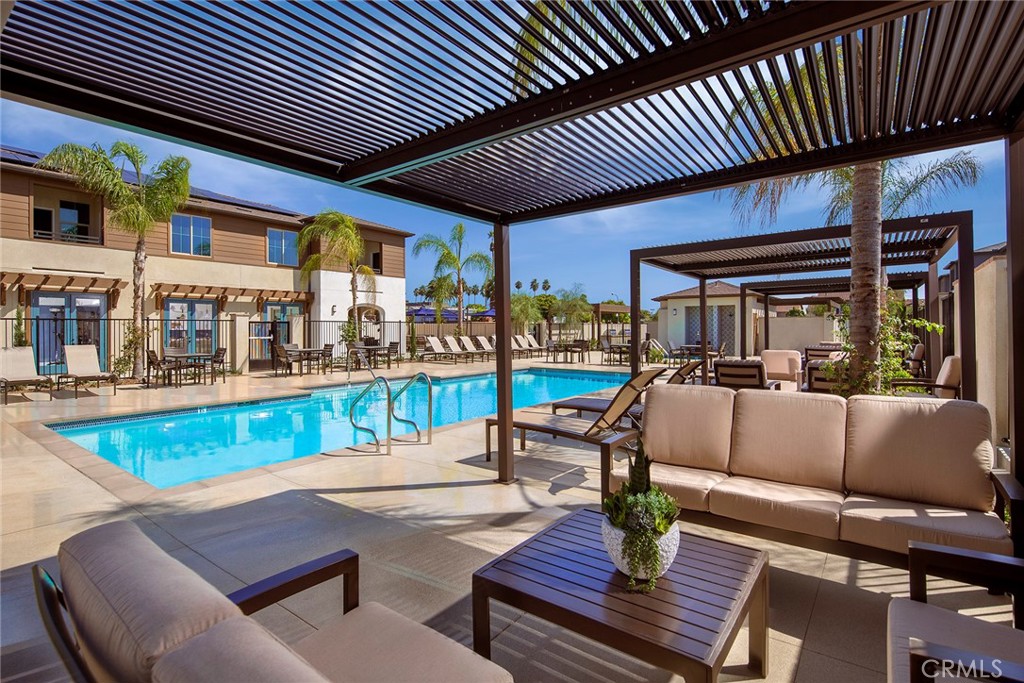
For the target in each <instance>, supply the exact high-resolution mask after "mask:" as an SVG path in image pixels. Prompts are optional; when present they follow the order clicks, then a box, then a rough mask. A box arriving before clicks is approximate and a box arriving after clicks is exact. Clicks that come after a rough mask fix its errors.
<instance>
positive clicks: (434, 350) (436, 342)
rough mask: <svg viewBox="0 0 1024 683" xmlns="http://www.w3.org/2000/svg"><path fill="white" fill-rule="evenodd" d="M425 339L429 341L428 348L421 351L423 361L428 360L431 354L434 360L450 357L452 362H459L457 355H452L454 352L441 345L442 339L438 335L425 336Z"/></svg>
mask: <svg viewBox="0 0 1024 683" xmlns="http://www.w3.org/2000/svg"><path fill="white" fill-rule="evenodd" d="M425 339H426V342H427V348H426V349H424V350H422V351H420V360H421V361H425V360H427V356H429V357H430V358H431V359H433V360H438V359H443V358H450V359H451V360H452V362H458V361H457V360H456V358H455V356H453V355H452V352H451V351H446V350H445V348H444V347H443V346H442V345H441V340H440V339H438V338H437V337H425Z"/></svg>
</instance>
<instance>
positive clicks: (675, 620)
mask: <svg viewBox="0 0 1024 683" xmlns="http://www.w3.org/2000/svg"><path fill="white" fill-rule="evenodd" d="M602 516H603V515H602V514H601V513H600V512H597V511H596V510H587V509H584V510H580V511H578V512H576V513H574V514H571V515H569V516H568V517H564V518H562V519H561V520H559V521H558V522H556V523H554V524H553V525H551V526H549V527H548V528H547V529H545V530H544V531H542V532H540V533H539V534H537V535H536V536H534V537H532V538H530V539H528V540H527V541H525V542H524V543H522V544H520V545H518V546H516V547H515V548H513V549H512V550H510V551H508V552H507V553H505V554H504V555H502V556H501V557H499V558H497V559H495V560H493V561H491V562H489V563H488V564H486V565H484V566H483V567H482V568H480V569H478V570H477V571H476V572H475V573H474V574H473V649H474V650H475V651H476V653H477V654H479V655H482V656H484V657H487V658H490V656H491V616H490V600H492V599H494V600H500V601H501V602H504V603H505V604H507V605H511V606H512V607H515V608H517V609H521V610H524V611H526V612H530V613H531V614H534V615H535V616H537V617H540V618H541V619H544V620H545V621H549V622H551V623H554V624H557V625H558V626H561V627H562V628H566V629H569V630H572V631H576V632H577V633H579V634H581V635H583V636H586V637H587V638H592V639H593V640H596V641H598V642H600V643H603V644H605V645H607V646H609V647H613V648H616V649H618V650H621V651H622V652H625V653H626V654H629V655H632V656H634V657H637V658H639V659H643V660H645V661H647V662H649V663H651V664H653V665H655V666H659V667H662V668H664V669H668V670H669V671H673V672H675V673H678V674H681V675H682V676H683V677H684V678H686V680H687V681H717V680H718V674H719V672H720V671H721V669H722V665H723V664H724V663H725V658H726V656H727V655H728V654H729V650H730V648H731V647H732V644H733V642H734V641H735V639H736V634H737V633H738V632H739V630H740V627H741V626H742V625H743V620H744V618H746V617H747V616H748V615H749V617H750V624H749V628H750V635H749V645H748V647H749V663H750V667H751V668H753V669H754V671H755V672H756V674H757V675H758V676H760V677H762V678H763V677H765V676H766V675H767V673H768V553H766V552H764V551H761V550H755V549H752V548H745V547H743V546H739V545H735V544H732V543H726V542H723V541H716V540H712V539H710V538H704V537H703V536H696V535H692V534H686V533H680V539H679V552H678V553H677V554H676V558H675V560H674V561H673V562H672V566H671V568H670V569H669V571H668V573H667V574H665V575H664V576H662V577H661V578H660V579H658V585H657V587H656V588H655V589H654V590H653V591H652V592H650V593H648V594H640V593H630V592H628V591H627V590H626V577H625V576H624V575H623V574H621V573H620V572H619V571H618V570H617V569H615V566H614V565H613V564H612V562H611V560H610V559H609V557H608V553H607V551H606V550H605V549H604V545H603V543H602V541H601V518H602Z"/></svg>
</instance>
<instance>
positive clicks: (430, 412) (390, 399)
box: [348, 372, 434, 455]
mask: <svg viewBox="0 0 1024 683" xmlns="http://www.w3.org/2000/svg"><path fill="white" fill-rule="evenodd" d="M420 379H422V380H423V381H425V382H426V383H427V443H428V444H429V443H432V442H433V440H434V391H433V383H432V382H431V381H430V377H429V376H428V375H427V374H426V373H424V372H418V373H416V374H415V375H413V376H412V377H411V378H410V379H409V381H408V382H406V383H405V384H403V385H402V388H401V389H399V390H398V391H397V392H396V393H392V392H391V383H390V382H389V381H388V380H387V378H386V377H375V378H374V380H373V381H372V382H370V383H369V384H367V385H366V386H365V387H364V388H363V390H362V391H360V392H359V395H358V396H356V398H355V400H354V401H352V405H351V406H350V407H349V409H348V419H349V422H351V423H352V427H353V429H355V430H356V431H359V432H366V433H367V434H369V435H370V436H372V437H373V443H374V446H375V448H376V452H377V453H380V437H378V436H377V432H376V431H374V430H373V429H371V428H370V427H364V426H363V425H361V424H359V423H358V422H356V406H357V405H358V404H359V402H360V401H361V400H363V398H364V397H365V396H366V395H367V394H369V393H370V392H371V391H373V389H374V388H375V387H376V386H377V385H378V384H383V385H384V393H385V395H386V396H387V411H388V417H387V440H386V441H385V447H386V449H387V450H386V452H387V454H388V455H391V441H392V438H391V421H392V420H397V421H398V422H401V423H403V424H407V425H411V426H412V428H413V429H415V430H416V440H415V441H408V442H407V443H420V442H421V441H422V439H423V435H422V433H421V432H420V427H419V425H418V424H416V422H414V421H413V420H409V419H407V418H404V417H399V416H397V415H395V401H397V400H398V398H399V397H400V396H401V395H402V394H404V393H405V392H406V391H407V390H408V389H409V387H411V386H412V385H413V384H415V383H416V382H417V381H418V380H420ZM394 440H395V441H398V440H399V439H394Z"/></svg>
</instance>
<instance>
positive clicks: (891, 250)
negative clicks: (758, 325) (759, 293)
mask: <svg viewBox="0 0 1024 683" xmlns="http://www.w3.org/2000/svg"><path fill="white" fill-rule="evenodd" d="M951 239H952V240H953V244H956V236H955V234H954V236H953V237H952V238H951ZM945 242H946V240H943V241H942V243H941V244H933V245H932V246H931V247H928V246H925V245H924V244H922V243H915V244H913V245H912V246H909V247H908V246H907V245H904V244H898V243H897V244H883V245H882V254H883V255H886V254H890V255H891V254H900V253H903V252H907V251H914V252H928V255H927V256H924V257H923V259H922V260H929V259H931V260H935V259H938V258H942V256H943V254H944V252H945V251H947V249H945V248H944V247H945ZM849 254H850V248H849V247H846V248H845V249H843V248H838V249H826V250H822V251H818V252H814V253H808V254H806V255H804V254H800V255H794V256H795V258H794V259H793V261H794V262H798V261H819V260H832V259H841V258H848V257H849ZM922 255H923V254H922ZM764 261H765V257H763V256H750V257H747V258H739V259H729V260H723V261H714V260H708V261H696V262H692V263H680V264H674V263H668V262H661V263H657V264H656V263H654V261H653V260H647V262H648V263H649V264H651V265H658V266H659V267H662V268H664V269H666V270H675V271H676V272H679V273H685V272H693V273H698V272H703V271H707V272H708V273H709V275H710V272H711V271H715V270H721V269H725V268H745V267H748V266H758V265H761V264H763V263H764Z"/></svg>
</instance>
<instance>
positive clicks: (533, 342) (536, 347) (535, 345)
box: [525, 334, 545, 353]
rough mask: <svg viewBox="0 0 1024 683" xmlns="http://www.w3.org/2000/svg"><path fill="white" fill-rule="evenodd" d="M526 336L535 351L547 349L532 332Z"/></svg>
mask: <svg viewBox="0 0 1024 683" xmlns="http://www.w3.org/2000/svg"><path fill="white" fill-rule="evenodd" d="M525 336H526V341H528V342H529V343H530V348H531V349H533V350H534V352H535V353H540V352H542V351H544V350H545V349H544V347H543V346H541V345H540V342H538V341H537V338H536V337H534V336H533V335H532V334H528V335H525Z"/></svg>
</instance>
